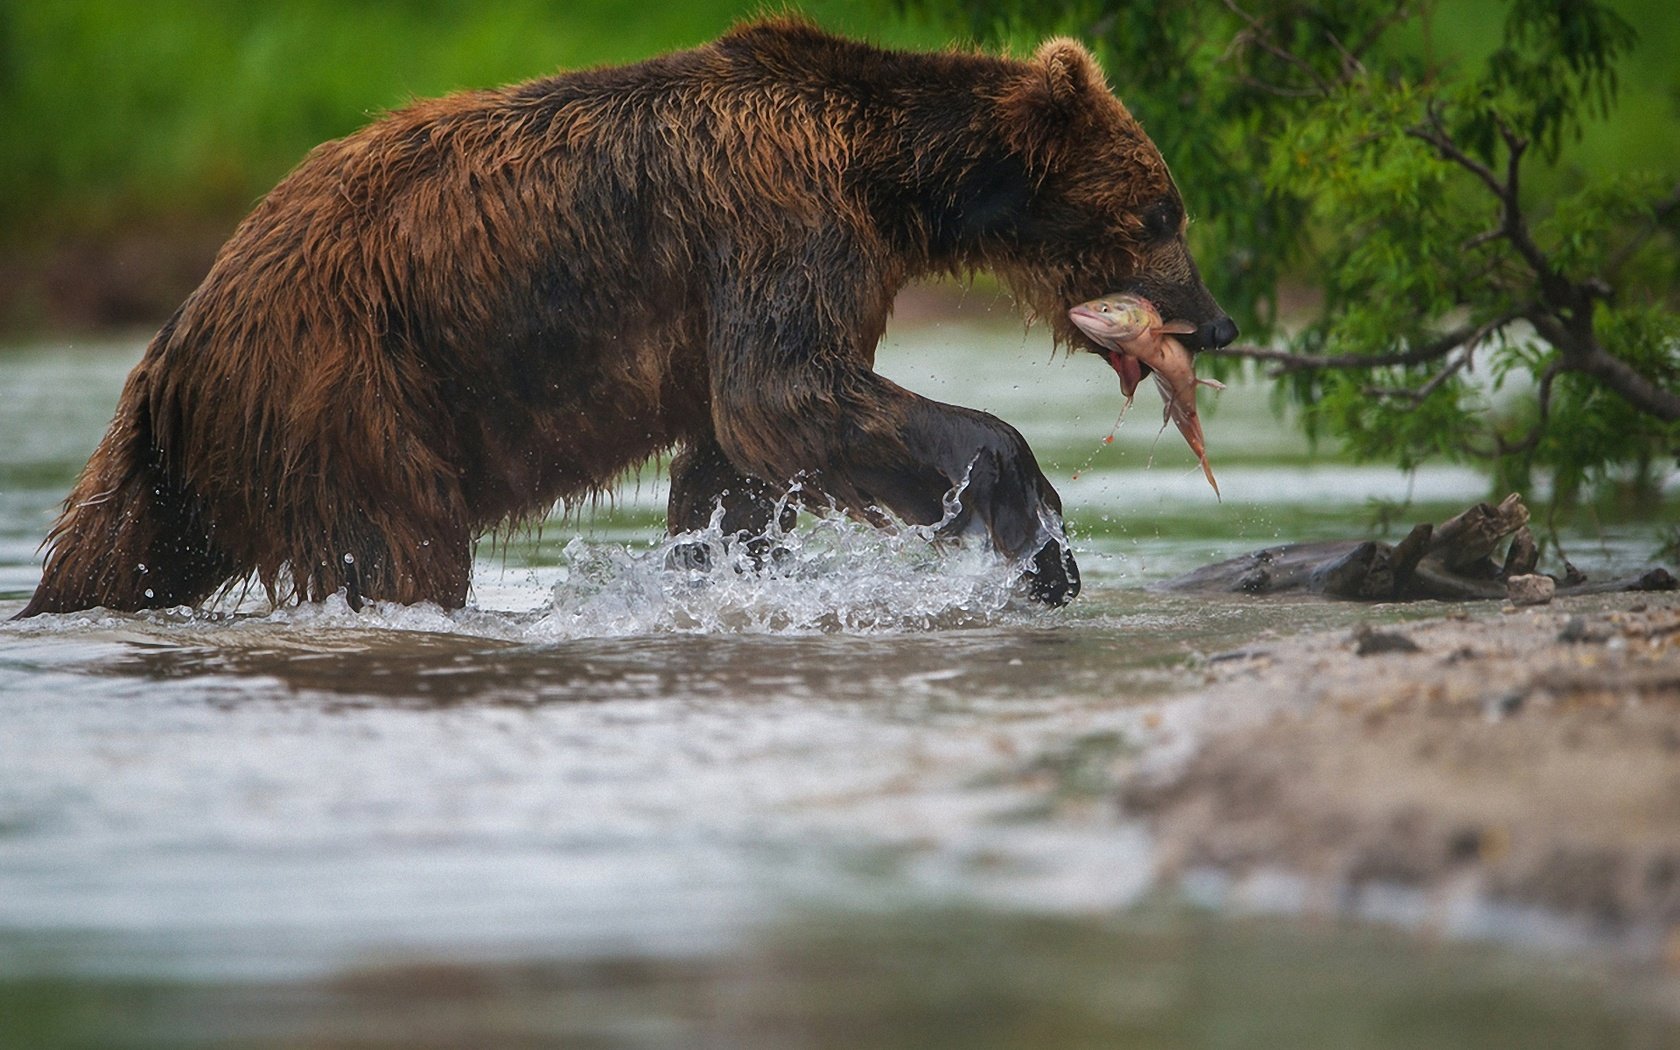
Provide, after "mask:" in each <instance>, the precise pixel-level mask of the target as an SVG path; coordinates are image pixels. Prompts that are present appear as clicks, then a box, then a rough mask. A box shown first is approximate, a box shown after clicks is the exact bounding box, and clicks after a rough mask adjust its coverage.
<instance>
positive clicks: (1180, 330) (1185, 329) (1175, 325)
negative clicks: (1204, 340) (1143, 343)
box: [1155, 321, 1196, 335]
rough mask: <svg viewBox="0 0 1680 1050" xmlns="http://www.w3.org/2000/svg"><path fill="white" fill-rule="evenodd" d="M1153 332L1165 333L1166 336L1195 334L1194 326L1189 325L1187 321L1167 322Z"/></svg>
mask: <svg viewBox="0 0 1680 1050" xmlns="http://www.w3.org/2000/svg"><path fill="white" fill-rule="evenodd" d="M1155 330H1156V331H1157V332H1165V333H1166V334H1167V335H1195V334H1196V326H1195V325H1193V324H1191V323H1190V322H1189V321H1168V322H1167V323H1166V324H1163V325H1161V326H1159V327H1157V328H1156V329H1155Z"/></svg>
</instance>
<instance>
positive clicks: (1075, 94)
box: [1033, 36, 1104, 106]
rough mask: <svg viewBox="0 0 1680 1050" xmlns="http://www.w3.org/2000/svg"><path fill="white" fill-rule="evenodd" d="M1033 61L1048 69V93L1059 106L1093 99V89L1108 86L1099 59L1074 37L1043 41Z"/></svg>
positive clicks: (1045, 75)
mask: <svg viewBox="0 0 1680 1050" xmlns="http://www.w3.org/2000/svg"><path fill="white" fill-rule="evenodd" d="M1033 64H1034V65H1036V66H1038V67H1039V68H1040V69H1042V70H1043V71H1044V85H1045V90H1046V94H1047V96H1048V99H1049V101H1050V102H1051V103H1052V104H1054V105H1056V106H1072V105H1077V104H1078V103H1079V102H1081V101H1083V100H1084V99H1086V98H1089V97H1090V93H1091V91H1092V90H1093V89H1098V90H1102V89H1103V88H1104V85H1103V75H1102V70H1101V69H1099V68H1097V61H1096V59H1094V58H1092V57H1091V53H1090V52H1089V51H1087V50H1085V47H1084V45H1082V44H1080V43H1079V41H1077V40H1074V39H1072V38H1071V37H1065V36H1059V37H1056V38H1055V39H1053V40H1046V41H1045V42H1044V43H1043V44H1040V45H1039V48H1038V51H1037V52H1035V53H1034V54H1033Z"/></svg>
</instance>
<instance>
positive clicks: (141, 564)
mask: <svg viewBox="0 0 1680 1050" xmlns="http://www.w3.org/2000/svg"><path fill="white" fill-rule="evenodd" d="M134 567H135V568H136V569H139V570H140V571H141V572H145V571H146V563H145V562H138V563H136V564H135V566H134Z"/></svg>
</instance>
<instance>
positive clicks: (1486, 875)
mask: <svg viewBox="0 0 1680 1050" xmlns="http://www.w3.org/2000/svg"><path fill="white" fill-rule="evenodd" d="M1373 615H1374V616H1380V615H1381V613H1380V612H1376V611H1374V613H1373ZM1206 673H1207V678H1208V684H1207V686H1206V689H1205V693H1204V695H1203V696H1202V697H1201V698H1200V699H1201V700H1202V701H1204V702H1206V703H1208V704H1209V705H1210V710H1217V711H1220V712H1222V714H1223V715H1228V716H1230V721H1228V722H1223V721H1222V722H1221V723H1220V727H1219V728H1216V729H1215V730H1213V731H1212V732H1211V734H1210V735H1209V736H1207V737H1206V738H1204V739H1203V740H1202V742H1201V744H1200V746H1199V747H1198V748H1196V749H1195V750H1194V752H1193V753H1191V754H1190V756H1189V757H1188V758H1186V759H1184V760H1183V761H1180V762H1175V763H1173V764H1172V766H1171V768H1156V769H1147V770H1143V771H1140V772H1138V773H1136V774H1134V775H1133V776H1132V777H1131V778H1130V780H1129V781H1128V783H1127V784H1126V785H1125V787H1124V788H1123V790H1122V801H1123V805H1124V807H1125V809H1126V810H1127V811H1128V812H1129V813H1130V814H1132V815H1137V816H1140V817H1143V818H1144V819H1146V820H1147V821H1148V822H1149V823H1150V824H1151V825H1152V826H1153V827H1154V829H1155V830H1156V832H1157V834H1158V835H1159V840H1160V845H1161V850H1160V857H1161V868H1162V872H1161V873H1162V875H1163V876H1164V877H1166V878H1168V879H1172V878H1176V877H1182V876H1185V875H1186V874H1189V873H1198V874H1200V875H1206V874H1207V873H1208V872H1210V871H1211V872H1216V873H1220V874H1221V875H1223V876H1232V877H1235V879H1237V880H1241V879H1242V878H1244V877H1248V876H1254V875H1256V874H1265V873H1277V872H1283V873H1289V874H1291V875H1294V876H1299V877H1301V879H1300V885H1302V886H1304V887H1305V891H1304V892H1305V897H1306V906H1307V907H1308V908H1309V909H1317V910H1343V909H1347V908H1350V907H1352V906H1354V904H1355V903H1356V902H1357V900H1358V897H1359V894H1360V893H1361V892H1363V891H1364V890H1366V889H1369V888H1373V887H1375V888H1379V889H1381V890H1382V891H1384V892H1386V891H1390V890H1393V889H1397V888H1398V889H1401V890H1406V891H1416V892H1415V893H1413V894H1412V897H1413V899H1414V900H1417V901H1419V902H1420V903H1421V907H1422V910H1423V911H1424V912H1425V913H1426V915H1427V914H1428V913H1432V912H1433V913H1438V914H1440V915H1446V914H1448V913H1449V912H1450V910H1451V909H1452V908H1453V907H1454V906H1455V902H1462V901H1464V900H1467V899H1485V900H1491V901H1494V902H1498V903H1504V904H1514V905H1526V906H1538V907H1541V908H1545V909H1548V910H1550V911H1552V912H1554V913H1557V914H1560V915H1563V916H1566V917H1568V918H1569V919H1570V920H1572V921H1574V922H1575V923H1577V924H1578V925H1581V926H1584V927H1586V928H1588V929H1591V930H1594V931H1599V932H1604V933H1608V934H1612V935H1616V936H1622V935H1632V936H1633V938H1634V940H1635V941H1637V942H1638V943H1640V944H1643V945H1645V946H1646V948H1647V950H1648V951H1651V952H1654V953H1656V954H1658V955H1665V956H1666V957H1667V959H1668V961H1669V962H1670V963H1671V964H1676V965H1680V600H1677V599H1676V598H1675V596H1673V595H1666V594H1665V595H1614V596H1597V597H1579V598H1570V599H1567V600H1560V601H1559V602H1557V603H1556V604H1554V605H1551V606H1547V607H1544V608H1540V609H1524V610H1520V611H1519V610H1516V609H1513V608H1512V607H1509V606H1506V607H1505V608H1504V609H1503V610H1501V609H1500V607H1498V606H1491V605H1490V606H1487V607H1486V611H1483V610H1482V609H1476V610H1475V611H1474V612H1472V613H1469V614H1465V613H1457V614H1454V618H1446V619H1436V620H1428V621H1419V622H1412V623H1404V624H1382V625H1380V626H1374V627H1370V628H1363V629H1360V630H1356V631H1354V632H1351V633H1350V632H1347V631H1342V632H1338V633H1334V634H1315V635H1306V636H1301V637H1293V638H1284V639H1278V640H1275V641H1263V642H1261V643H1258V644H1256V645H1254V646H1252V647H1250V648H1247V649H1245V650H1242V651H1240V652H1234V653H1225V654H1219V655H1217V656H1214V657H1212V658H1211V660H1210V662H1209V664H1208V666H1207V670H1206ZM1425 921H1427V918H1426V920H1425Z"/></svg>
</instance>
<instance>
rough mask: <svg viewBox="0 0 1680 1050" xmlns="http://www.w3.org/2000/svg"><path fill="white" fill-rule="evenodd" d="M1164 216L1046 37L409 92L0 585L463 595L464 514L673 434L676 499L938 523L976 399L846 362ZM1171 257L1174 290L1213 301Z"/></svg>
mask: <svg viewBox="0 0 1680 1050" xmlns="http://www.w3.org/2000/svg"><path fill="white" fill-rule="evenodd" d="M1163 202H1165V203H1163ZM1173 207H1176V209H1177V210H1176V213H1174V214H1169V215H1167V216H1166V223H1167V225H1170V226H1171V228H1170V229H1161V228H1156V229H1153V230H1151V229H1149V228H1148V225H1149V223H1148V217H1149V215H1150V214H1151V209H1152V208H1154V209H1156V212H1160V211H1161V210H1162V209H1165V210H1166V211H1167V212H1172V209H1173ZM1182 214H1183V208H1182V205H1181V204H1178V203H1177V191H1176V190H1175V189H1174V188H1173V185H1172V182H1171V179H1170V176H1169V175H1168V173H1167V168H1166V165H1165V164H1164V163H1163V161H1162V160H1161V157H1160V155H1159V153H1158V152H1157V151H1156V149H1155V147H1154V146H1153V144H1151V143H1150V141H1149V139H1148V137H1147V136H1146V135H1144V133H1143V131H1142V130H1141V129H1140V128H1139V127H1138V126H1137V124H1136V123H1135V122H1134V121H1133V120H1132V118H1131V117H1130V116H1129V115H1128V114H1127V113H1126V111H1125V109H1124V108H1123V107H1122V106H1121V104H1120V103H1119V102H1118V101H1117V100H1116V99H1115V98H1114V96H1113V95H1112V94H1111V93H1110V92H1109V91H1108V89H1107V87H1106V85H1104V83H1103V81H1102V77H1101V74H1100V72H1099V71H1098V70H1097V68H1096V66H1095V65H1094V63H1092V61H1091V59H1090V58H1089V56H1088V55H1087V54H1086V53H1085V52H1084V50H1083V49H1081V48H1080V47H1079V46H1078V45H1077V44H1074V43H1072V42H1070V41H1065V40H1058V41H1051V42H1050V43H1048V44H1046V45H1045V46H1044V47H1043V48H1041V49H1040V51H1039V52H1038V54H1037V55H1036V56H1035V57H1034V58H1033V59H1032V60H1031V61H1026V62H1021V61H1013V60H1009V59H1004V58H995V57H988V56H983V55H974V54H961V53H938V54H909V53H895V52H887V51H882V50H878V49H875V48H873V47H869V46H867V45H863V44H859V43H854V42H851V41H846V40H841V39H837V38H834V37H831V36H828V35H826V34H824V33H822V32H820V31H819V30H816V29H814V28H812V27H810V26H808V25H805V24H802V23H799V22H796V21H788V20H777V21H771V22H765V23H759V24H755V25H749V26H744V27H742V28H740V29H738V30H736V31H734V32H733V33H731V34H729V35H727V36H726V37H724V38H723V39H721V40H719V41H718V42H716V43H714V44H711V45H708V46H705V47H701V48H698V49H695V50H691V51H685V52H679V53H674V54H670V55H666V56H662V57H659V58H655V59H652V60H650V61H647V62H644V63H641V64H638V65H633V66H626V67H619V68H609V69H599V70H593V71H586V72H577V73H567V74H562V75H559V76H556V77H552V78H548V79H544V80H538V81H533V82H531V83H527V84H522V85H517V86H513V87H509V88H504V89H500V90H492V91H478V92H470V93H465V94H459V95H454V96H450V97H447V98H443V99H438V100H433V101H425V102H419V103H416V104H414V105H411V106H409V107H407V108H405V109H403V110H400V111H398V112H395V113H392V114H390V115H388V116H386V117H384V118H383V119H380V120H378V121H376V122H375V123H373V124H371V125H370V126H368V127H366V128H364V129H363V130H361V131H358V132H356V133H355V134H352V135H350V136H348V137H346V138H344V139H340V140H337V141H333V142H328V143H326V144H324V145H322V146H320V147H318V148H317V149H315V150H314V151H312V152H311V153H310V154H309V155H308V156H307V157H306V158H305V159H304V160H303V162H302V163H301V164H299V166H298V167H297V168H296V169H295V170H294V171H293V172H292V173H291V174H290V175H288V176H287V177H286V178H285V179H284V180H283V181H282V182H281V183H280V184H279V185H278V186H277V187H276V188H275V189H274V190H273V191H272V192H271V193H270V194H269V195H268V196H267V198H265V199H264V200H263V201H262V202H261V203H260V204H259V205H258V206H257V208H256V210H255V211H253V212H252V213H251V215H250V216H249V217H247V218H246V219H245V221H244V222H243V223H241V224H240V226H239V227H238V229H237V230H236V231H235V233H234V234H233V236H232V238H231V239H230V240H229V241H228V243H227V244H226V245H225V246H224V247H223V249H222V250H221V252H220V254H219V255H218V256H217V258H216V260H215V263H214V265H213V267H212V269H211V271H210V273H209V275H208V277H206V279H205V281H204V283H203V284H202V285H201V286H200V287H199V288H198V289H197V290H196V291H195V292H194V293H193V294H192V295H191V296H190V297H189V298H188V299H187V301H186V302H185V303H183V304H182V305H181V307H180V308H179V309H178V310H177V311H176V313H175V315H174V316H173V317H172V318H171V319H170V320H169V321H168V323H166V324H165V325H164V326H163V329H162V330H161V331H160V332H159V333H158V334H157V336H156V337H155V338H154V339H153V340H152V342H151V344H150V346H149V347H148V348H147V350H146V352H145V355H144V357H143V359H142V360H141V362H140V364H139V365H138V366H137V367H136V368H135V370H134V372H133V373H132V375H130V377H129V379H128V382H127V384H126V386H125V387H124V389H123V392H122V396H121V399H120V401H119V403H118V406H117V412H116V417H115V419H114V420H113V421H112V423H111V426H110V429H109V431H108V432H107V434H106V435H105V437H104V440H103V441H101V443H100V445H99V447H98V448H97V449H96V450H95V452H94V454H93V456H92V458H91V460H90V461H89V463H88V466H87V468H86V470H85V472H84V473H83V475H82V477H81V478H80V480H79V481H78V482H77V484H76V486H75V488H74V490H73V491H72V492H71V493H70V495H69V497H68V499H67V500H66V503H65V509H64V512H63V514H62V516H61V517H60V519H59V521H58V522H57V524H56V525H55V526H54V528H53V530H52V532H51V534H50V536H49V537H48V541H47V544H48V546H49V553H48V556H47V559H46V565H45V569H44V573H43V579H42V582H41V584H40V587H39V589H38V590H37V591H36V593H35V596H34V598H33V599H32V600H31V602H30V603H29V605H28V607H27V608H26V609H25V610H24V612H23V613H22V614H21V615H26V616H27V615H32V614H35V613H39V612H47V611H60V610H72V609H79V608H86V607H90V606H98V605H103V606H107V607H110V608H113V609H138V608H146V607H165V606H173V605H181V604H186V605H194V604H198V603H200V602H203V601H204V600H206V599H207V598H208V597H210V596H212V595H213V594H215V593H216V592H217V591H218V590H219V589H220V588H223V587H224V586H228V585H231V584H234V583H237V582H238V581H240V580H243V579H248V578H249V577H250V576H251V575H252V574H253V573H254V574H255V576H256V578H257V579H258V580H259V581H260V583H261V585H262V587H263V588H264V589H265V590H266V591H267V593H268V595H269V597H270V598H271V600H275V601H284V600H288V599H303V600H311V601H318V600H321V599H323V598H326V597H327V596H328V595H331V594H333V593H335V592H337V591H340V590H343V591H345V592H347V594H348V596H349V598H350V600H351V601H352V603H353V604H359V602H360V601H361V599H363V598H377V599H387V600H392V601H397V602H404V603H408V602H417V601H426V600H429V601H436V602H439V603H441V604H443V605H446V606H460V605H462V604H464V603H465V601H466V599H467V594H468V587H469V582H470V572H471V548H472V543H473V541H474V540H475V538H477V537H478V536H480V535H481V534H483V533H484V532H485V531H487V530H489V529H492V528H494V527H496V526H497V525H498V523H501V522H503V521H505V520H507V519H509V518H513V519H529V518H532V517H537V516H540V515H542V514H543V513H545V512H546V510H547V509H548V508H549V507H551V506H552V505H553V504H554V503H555V501H557V500H567V501H569V500H576V499H578V498H580V497H584V496H586V495H588V494H590V493H592V492H596V491H599V490H600V489H601V488H603V487H604V486H607V485H609V484H610V483H611V482H612V480H613V479H614V478H615V477H617V476H618V475H620V474H621V473H622V472H623V471H625V470H626V469H628V468H631V467H634V466H636V465H638V464H640V463H641V462H643V461H644V460H646V459H648V458H649V457H651V456H654V455H656V454H659V453H661V452H663V451H665V450H668V449H670V448H672V447H673V446H677V445H679V444H680V445H683V446H684V447H685V448H687V449H688V450H689V451H688V452H687V453H685V456H684V457H679V460H678V463H677V465H678V466H679V467H680V466H682V465H683V464H684V463H687V462H696V463H704V464H705V469H704V471H703V472H700V471H697V472H696V479H689V478H688V477H687V476H686V475H683V474H681V473H680V472H679V476H678V479H677V485H678V487H679V489H681V490H682V491H680V492H674V493H673V504H674V505H675V504H676V502H677V501H678V498H679V497H680V498H681V499H682V500H683V501H684V503H683V505H684V507H686V508H690V509H688V510H685V516H688V517H692V516H694V515H697V514H699V513H700V512H699V511H698V510H693V509H692V507H694V506H697V505H698V503H697V500H699V499H701V498H707V499H709V498H710V497H711V496H713V495H716V494H717V492H718V491H721V490H722V489H724V488H727V487H728V486H729V484H730V483H731V481H732V480H733V481H734V482H735V483H736V485H737V487H739V484H740V483H741V482H743V481H750V482H754V483H757V479H766V482H778V483H784V484H785V482H786V481H787V480H788V479H790V478H792V477H793V476H795V475H798V474H801V473H803V474H805V475H806V476H807V477H810V478H814V479H817V481H818V483H819V484H820V487H821V488H822V489H823V490H824V491H825V492H826V493H827V494H829V495H830V496H832V497H833V498H834V499H836V500H837V501H839V502H840V503H842V504H845V505H850V506H862V505H864V504H869V503H880V504H884V505H887V506H889V507H892V508H893V509H895V510H897V511H899V512H900V513H901V514H905V515H906V516H909V517H927V516H928V515H929V514H933V515H935V516H937V511H938V507H937V505H936V503H935V505H934V506H932V507H931V508H930V506H929V504H928V496H927V494H926V492H923V491H921V490H922V489H927V490H928V491H932V490H933V489H935V488H937V489H938V491H943V487H944V481H941V480H940V479H937V478H933V477H932V476H931V474H930V471H929V469H927V467H926V464H925V463H923V462H921V460H925V459H926V458H927V456H926V453H925V451H924V450H922V449H921V448H920V446H918V445H916V441H917V440H919V439H915V438H914V436H913V433H914V432H915V431H916V426H917V425H918V424H917V422H916V421H917V420H918V419H923V416H926V418H925V419H923V422H925V423H926V426H925V427H924V428H923V429H924V432H926V433H938V432H939V431H938V427H939V426H944V425H945V423H943V422H938V421H945V420H950V421H955V422H956V423H958V424H961V425H962V426H970V425H974V426H981V425H989V424H982V422H981V421H990V420H991V417H984V416H981V415H980V414H979V413H967V410H961V409H949V408H948V406H935V405H933V403H931V402H925V401H922V400H921V399H919V398H915V397H914V396H913V395H910V394H908V393H907V392H905V391H902V390H901V389H899V388H898V387H896V386H894V385H893V384H891V383H889V382H888V381H886V380H884V379H882V378H880V377H879V376H876V375H875V374H874V372H873V371H872V370H871V364H872V362H873V357H874V348H875V344H876V341H877V340H878V339H879V337H880V335H881V333H882V331H883V329H884V327H885V325H886V320H887V314H888V311H889V309H890V307H891V304H892V301H893V297H894V295H895V293H896V292H897V291H898V289H899V288H900V287H902V286H903V285H904V284H905V283H906V282H907V281H909V280H911V279H913V278H916V277H918V276H921V275H925V274H929V273H934V272H966V271H972V270H974V269H991V270H994V271H996V272H998V273H1000V274H1001V275H1002V276H1003V277H1004V278H1005V279H1007V280H1008V281H1009V282H1010V284H1011V285H1012V286H1013V288H1014V289H1015V290H1016V292H1017V293H1018V294H1019V295H1020V296H1021V297H1022V298H1023V299H1024V300H1025V301H1026V302H1027V303H1028V304H1030V305H1031V306H1032V307H1033V308H1034V309H1035V310H1036V312H1037V313H1039V314H1040V315H1041V316H1043V317H1045V318H1049V319H1052V323H1053V325H1054V326H1055V328H1056V331H1057V334H1058V336H1059V337H1060V338H1062V339H1064V340H1072V341H1075V342H1077V341H1079V337H1078V336H1077V335H1076V334H1075V333H1074V332H1073V331H1072V330H1071V329H1070V328H1069V326H1068V325H1067V323H1066V321H1065V311H1066V308H1067V306H1069V305H1071V304H1073V303H1077V302H1081V301H1083V300H1086V299H1089V298H1092V297H1094V296H1095V295H1098V294H1101V293H1104V292H1108V291H1110V290H1113V289H1115V288H1118V287H1122V286H1124V285H1125V283H1126V282H1127V280H1129V279H1130V280H1135V279H1137V278H1138V277H1139V275H1140V274H1145V273H1148V272H1156V273H1157V275H1159V274H1160V273H1166V272H1168V271H1170V270H1172V269H1173V266H1174V265H1175V264H1173V263H1172V259H1173V258H1176V257H1177V255H1182V256H1183V259H1184V261H1185V263H1188V255H1185V254H1183V251H1182V245H1183V242H1182V237H1181V236H1179V235H1180V233H1181V226H1182ZM1174 215H1176V221H1173V220H1174ZM1155 220H1156V223H1155V224H1156V226H1157V227H1160V226H1161V224H1162V218H1161V215H1160V214H1156V215H1155ZM1175 252H1176V253H1177V255H1175V254H1174V253H1175ZM1152 260H1153V261H1152ZM1170 276H1171V279H1172V281H1174V282H1177V283H1178V284H1181V285H1184V288H1183V289H1182V291H1183V294H1184V296H1186V302H1187V303H1190V305H1189V306H1186V307H1185V308H1184V311H1183V312H1182V313H1181V315H1182V316H1194V315H1193V314H1192V313H1191V312H1190V311H1191V310H1201V311H1202V313H1204V314H1205V313H1207V311H1208V310H1216V307H1214V306H1213V304H1212V301H1211V299H1207V298H1206V291H1205V289H1203V288H1201V286H1200V281H1199V279H1194V273H1193V266H1192V268H1191V271H1190V272H1189V273H1188V274H1185V273H1176V274H1171V275H1170ZM1162 294H1165V293H1157V298H1159V296H1160V295H1162ZM1198 296H1199V297H1200V298H1198ZM1204 299H1205V300H1206V301H1205V302H1203V301H1202V300H1204ZM1192 300H1193V302H1192ZM1167 312H1169V313H1170V312H1171V310H1170V308H1168V310H1167ZM928 406H932V408H929V407H928ZM935 409H937V410H938V413H937V414H936V416H937V420H936V419H935V416H931V415H926V414H927V413H932V412H934V410H935ZM918 413H922V414H923V415H918ZM991 422H993V423H997V425H998V426H999V427H1003V426H1004V425H1003V424H1001V422H1000V421H991ZM929 428H931V429H929ZM1004 429H1007V428H1006V427H1004ZM1010 433H1013V432H1012V431H1010ZM906 435H911V436H906ZM1017 440H1018V436H1017ZM1022 447H1023V448H1024V445H1023V446H1022ZM720 454H721V458H720ZM918 457H920V459H918ZM1029 459H1030V454H1029ZM731 468H732V469H733V471H734V472H735V476H734V478H733V479H731V477H730V476H729V475H730V471H731ZM700 473H703V474H704V475H705V476H704V477H699V474H700ZM934 473H937V472H934ZM714 490H716V491H714ZM913 490H914V491H913ZM1052 496H1053V494H1052ZM1058 506H1059V505H1058ZM1000 546H1006V544H1003V543H1002V542H1001V541H1000Z"/></svg>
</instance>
